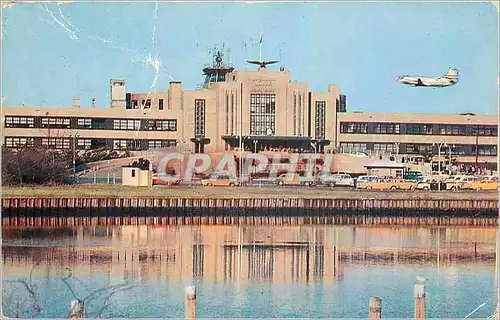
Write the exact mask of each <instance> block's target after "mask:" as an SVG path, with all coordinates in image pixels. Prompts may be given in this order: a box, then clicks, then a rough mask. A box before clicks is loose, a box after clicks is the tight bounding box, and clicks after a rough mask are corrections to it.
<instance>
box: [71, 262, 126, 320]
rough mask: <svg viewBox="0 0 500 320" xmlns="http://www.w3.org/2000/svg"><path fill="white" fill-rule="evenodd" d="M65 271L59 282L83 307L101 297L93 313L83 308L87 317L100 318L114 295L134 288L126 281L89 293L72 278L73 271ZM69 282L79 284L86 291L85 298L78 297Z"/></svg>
mask: <svg viewBox="0 0 500 320" xmlns="http://www.w3.org/2000/svg"><path fill="white" fill-rule="evenodd" d="M66 271H67V275H66V276H65V277H62V278H61V280H62V281H63V282H64V284H66V286H67V287H68V290H69V291H70V292H71V294H72V295H73V297H74V298H75V299H76V300H80V301H83V303H84V305H87V304H88V303H89V302H90V301H95V299H96V298H98V297H102V302H101V303H100V304H98V305H97V308H96V310H95V311H94V312H92V311H91V310H89V308H85V315H86V316H87V317H93V318H101V317H102V314H103V313H104V311H105V310H106V309H107V308H108V307H109V299H111V297H112V296H113V295H115V294H116V293H118V292H122V291H127V290H131V289H133V288H134V287H135V286H133V285H130V283H129V281H128V280H127V281H126V282H125V283H122V284H117V285H113V286H107V287H103V288H100V289H96V290H93V291H90V290H89V289H88V288H87V287H86V286H85V285H84V284H83V283H82V282H81V281H80V280H78V279H77V278H74V277H73V270H71V269H70V268H66ZM69 280H75V281H76V282H79V283H80V284H81V285H82V286H83V287H84V289H85V290H86V291H87V295H86V296H80V295H78V294H77V292H76V290H75V288H74V286H72V285H71V284H70V283H69Z"/></svg>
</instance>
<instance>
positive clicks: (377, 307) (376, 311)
mask: <svg viewBox="0 0 500 320" xmlns="http://www.w3.org/2000/svg"><path fill="white" fill-rule="evenodd" d="M368 307H369V308H368V318H370V319H380V318H382V299H380V298H379V297H371V298H370V304H369V305H368Z"/></svg>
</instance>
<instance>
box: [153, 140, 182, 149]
mask: <svg viewBox="0 0 500 320" xmlns="http://www.w3.org/2000/svg"><path fill="white" fill-rule="evenodd" d="M175 146H176V141H175V140H149V141H148V148H149V149H163V148H169V147H175Z"/></svg>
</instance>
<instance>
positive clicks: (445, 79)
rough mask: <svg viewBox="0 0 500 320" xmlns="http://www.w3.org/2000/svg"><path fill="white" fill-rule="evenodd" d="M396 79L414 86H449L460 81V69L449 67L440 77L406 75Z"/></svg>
mask: <svg viewBox="0 0 500 320" xmlns="http://www.w3.org/2000/svg"><path fill="white" fill-rule="evenodd" d="M396 81H398V82H400V83H402V84H407V85H410V86H414V87H448V86H452V85H454V84H457V82H458V70H457V69H454V68H449V69H448V72H446V74H445V75H444V76H442V77H439V78H426V77H417V76H409V75H404V76H400V77H397V79H396Z"/></svg>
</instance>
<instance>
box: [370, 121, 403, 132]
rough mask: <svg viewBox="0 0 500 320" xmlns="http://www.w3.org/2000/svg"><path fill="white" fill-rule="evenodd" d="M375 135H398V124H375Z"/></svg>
mask: <svg viewBox="0 0 500 320" xmlns="http://www.w3.org/2000/svg"><path fill="white" fill-rule="evenodd" d="M375 133H380V134H399V124H395V123H376V124H375Z"/></svg>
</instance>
